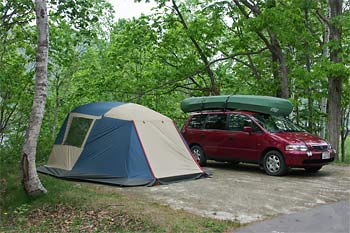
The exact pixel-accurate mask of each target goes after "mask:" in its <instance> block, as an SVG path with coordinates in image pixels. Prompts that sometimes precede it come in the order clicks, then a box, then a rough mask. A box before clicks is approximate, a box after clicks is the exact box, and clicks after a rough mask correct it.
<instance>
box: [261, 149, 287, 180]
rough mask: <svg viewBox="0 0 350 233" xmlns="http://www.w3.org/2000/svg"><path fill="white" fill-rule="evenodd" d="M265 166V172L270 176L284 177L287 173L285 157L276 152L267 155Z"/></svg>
mask: <svg viewBox="0 0 350 233" xmlns="http://www.w3.org/2000/svg"><path fill="white" fill-rule="evenodd" d="M263 166H264V170H265V172H266V173H267V174H268V175H270V176H283V175H285V174H286V173H287V166H286V163H285V162H284V158H283V155H282V154H281V153H280V152H278V151H276V150H272V151H269V152H267V153H266V154H265V157H264V161H263Z"/></svg>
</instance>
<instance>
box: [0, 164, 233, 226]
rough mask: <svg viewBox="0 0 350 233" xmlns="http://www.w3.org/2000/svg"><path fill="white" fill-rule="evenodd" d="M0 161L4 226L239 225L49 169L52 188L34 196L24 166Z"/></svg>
mask: <svg viewBox="0 0 350 233" xmlns="http://www.w3.org/2000/svg"><path fill="white" fill-rule="evenodd" d="M0 166H1V167H0V168H1V179H0V182H1V183H0V195H1V199H0V208H1V209H0V210H1V211H0V222H1V224H0V231H4V232H8V231H11V232H48V231H50V232H80V231H84V232H135V231H136V232H223V231H227V230H230V229H234V228H236V227H238V226H239V224H238V223H235V222H231V221H221V220H215V219H210V218H204V217H200V216H197V215H194V214H191V213H188V212H186V211H183V210H174V209H172V208H170V207H169V206H167V205H162V204H160V203H157V202H151V201H146V200H144V199H142V198H141V197H138V196H126V195H125V194H123V193H121V192H118V189H104V188H103V186H101V185H95V184H90V183H79V182H71V181H66V180H61V179H56V178H53V177H50V176H44V175H40V179H41V181H42V183H43V184H44V186H45V187H46V188H47V189H48V193H47V194H44V195H41V196H40V197H37V198H32V197H28V196H27V195H26V194H25V193H24V191H23V188H22V185H21V180H20V176H19V174H20V171H19V169H18V168H16V169H15V170H13V169H11V170H10V169H9V168H8V167H9V166H4V164H1V165H0ZM106 190H110V191H106Z"/></svg>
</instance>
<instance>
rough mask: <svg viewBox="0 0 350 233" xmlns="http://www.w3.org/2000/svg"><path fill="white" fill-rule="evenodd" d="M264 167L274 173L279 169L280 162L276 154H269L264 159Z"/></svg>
mask: <svg viewBox="0 0 350 233" xmlns="http://www.w3.org/2000/svg"><path fill="white" fill-rule="evenodd" d="M266 167H267V169H268V170H269V171H270V172H272V173H276V172H278V171H279V170H280V167H281V162H280V159H279V158H278V156H277V155H270V156H269V157H267V159H266Z"/></svg>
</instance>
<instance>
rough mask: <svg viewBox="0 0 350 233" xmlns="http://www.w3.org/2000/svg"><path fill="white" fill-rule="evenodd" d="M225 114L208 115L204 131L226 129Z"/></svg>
mask: <svg viewBox="0 0 350 233" xmlns="http://www.w3.org/2000/svg"><path fill="white" fill-rule="evenodd" d="M226 116H227V115H226V114H208V115H207V119H206V121H205V126H204V128H205V129H221V130H225V129H226Z"/></svg>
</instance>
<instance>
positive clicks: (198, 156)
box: [191, 145, 207, 166]
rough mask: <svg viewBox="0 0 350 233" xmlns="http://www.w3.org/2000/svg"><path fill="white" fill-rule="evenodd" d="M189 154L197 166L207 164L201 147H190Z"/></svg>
mask: <svg viewBox="0 0 350 233" xmlns="http://www.w3.org/2000/svg"><path fill="white" fill-rule="evenodd" d="M191 152H192V154H193V156H194V159H195V160H196V161H197V162H198V163H199V165H201V166H204V165H206V164H207V158H206V157H205V154H204V151H203V149H202V147H200V146H197V145H195V146H191Z"/></svg>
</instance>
